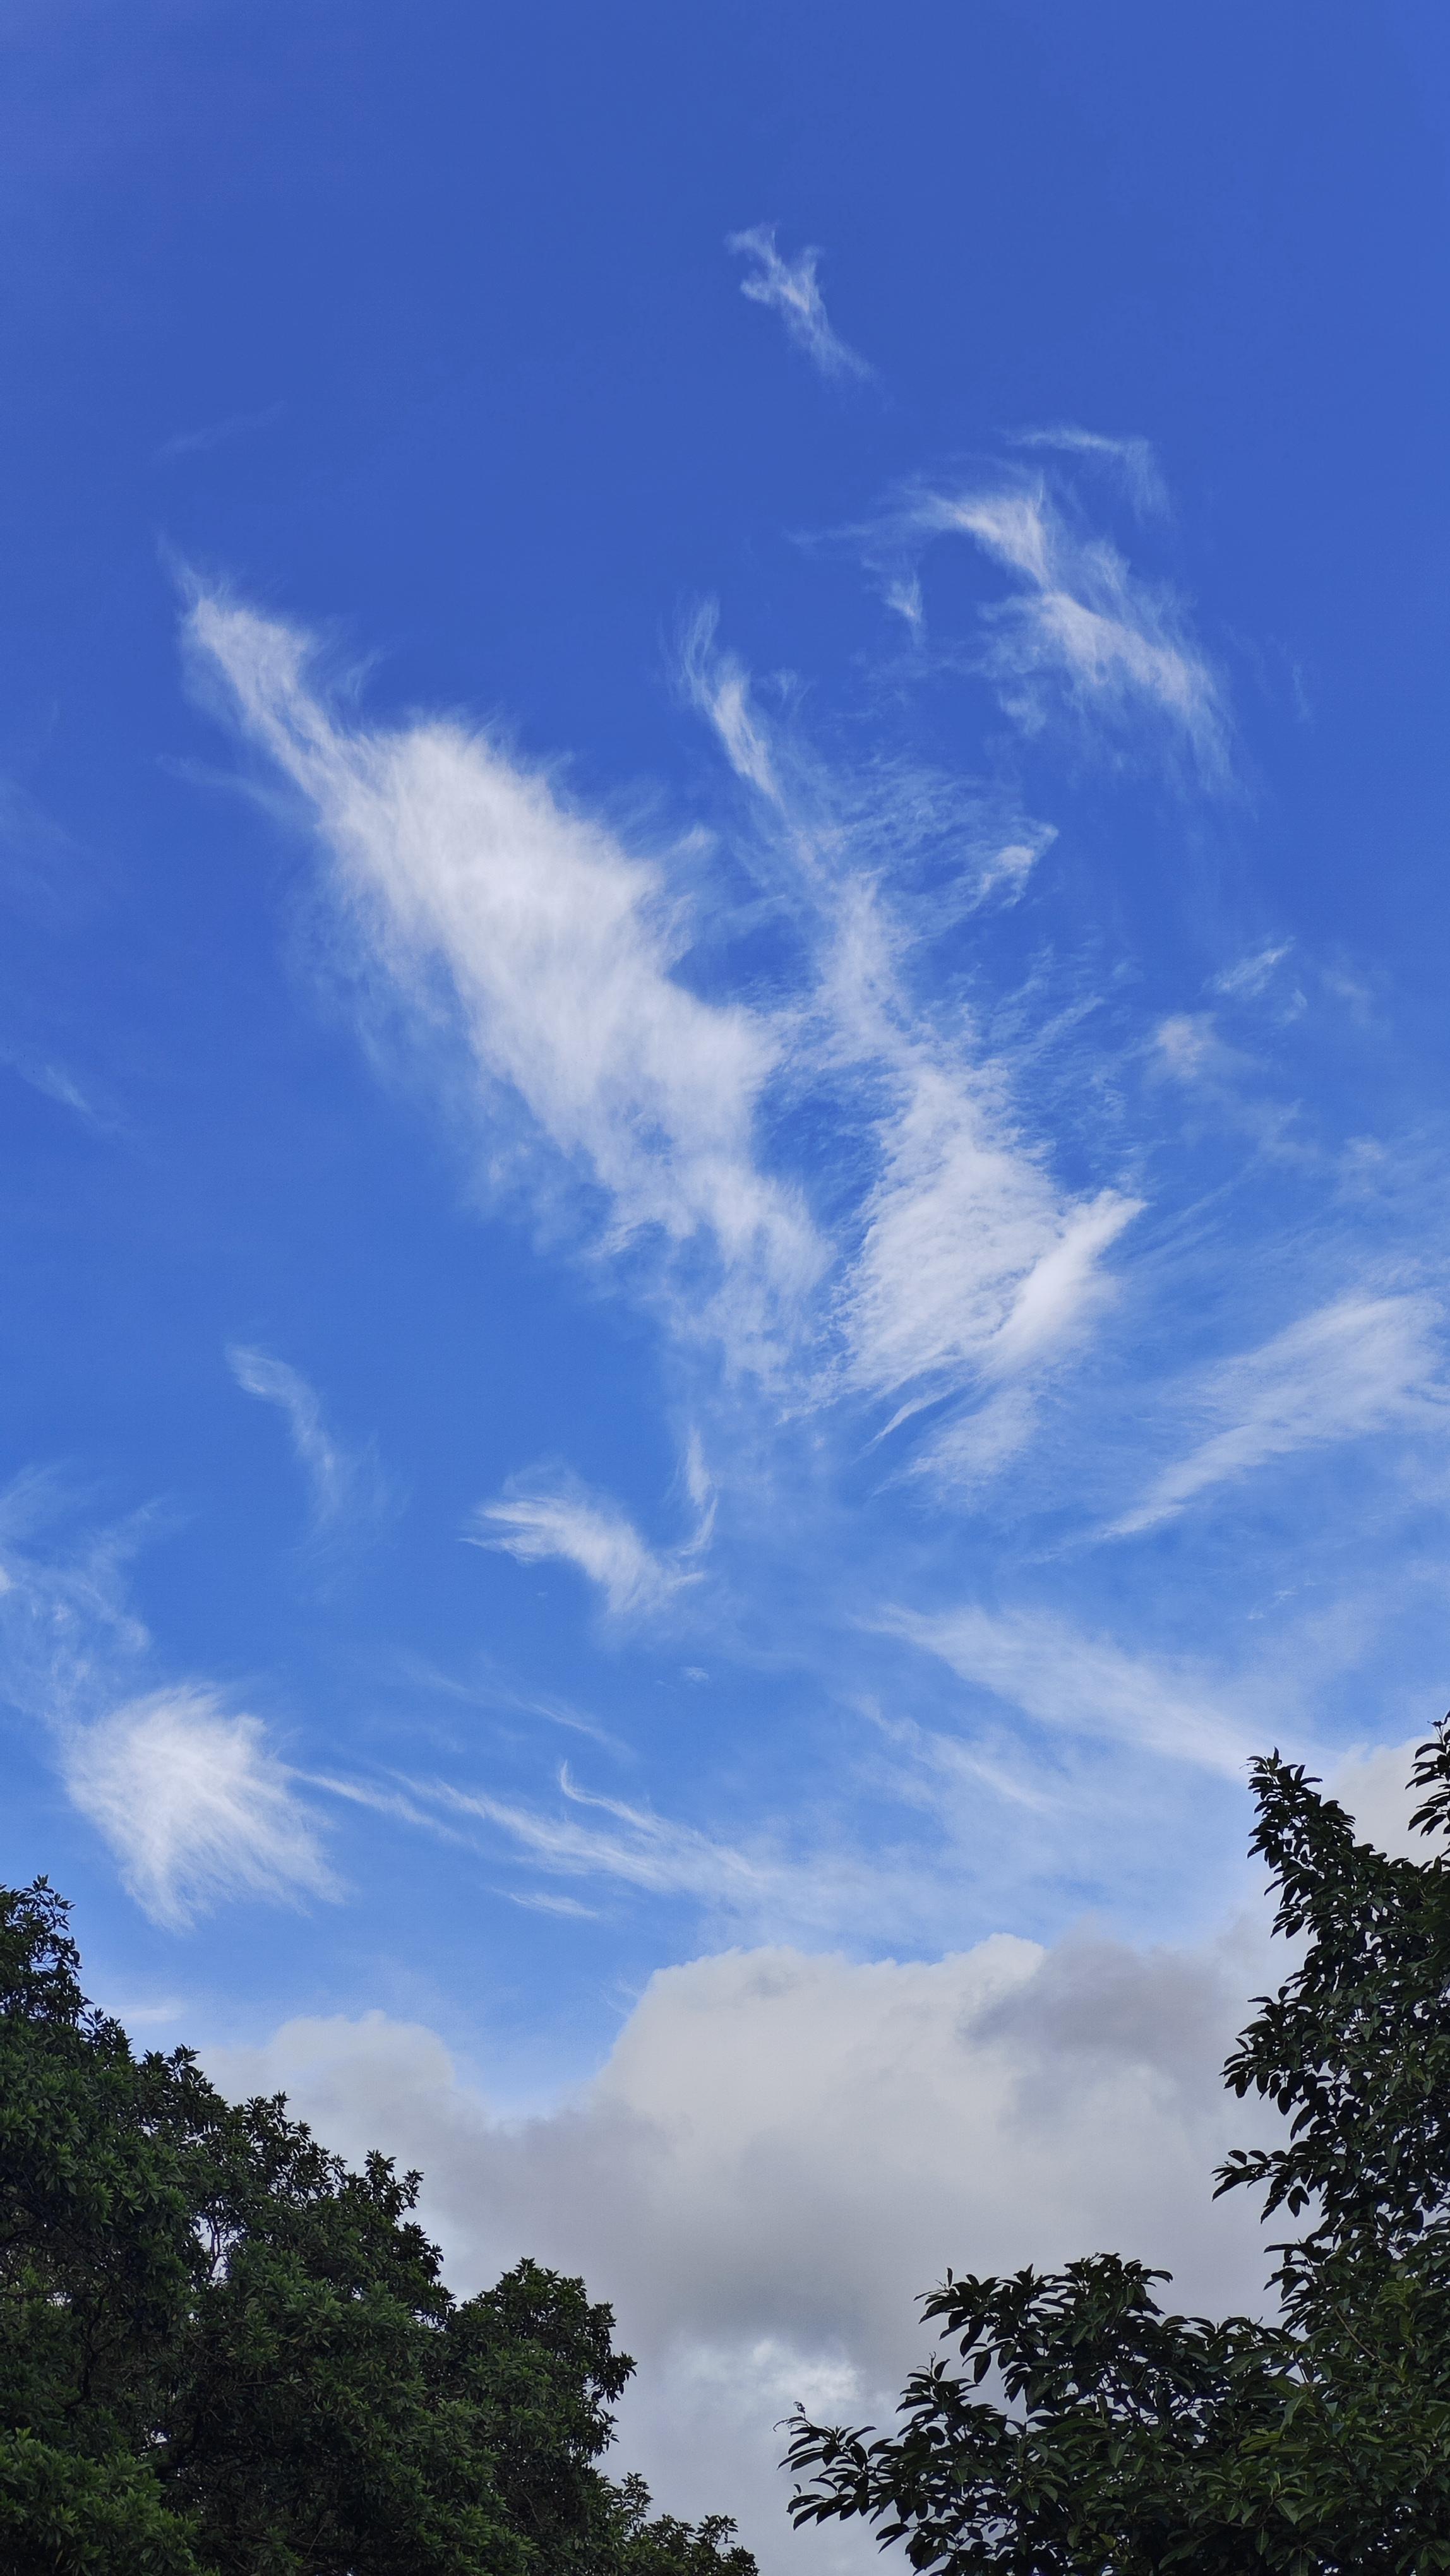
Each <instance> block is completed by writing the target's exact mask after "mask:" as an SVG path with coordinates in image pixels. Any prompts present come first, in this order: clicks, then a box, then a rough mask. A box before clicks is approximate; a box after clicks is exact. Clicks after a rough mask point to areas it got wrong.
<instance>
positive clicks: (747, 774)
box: [685, 616, 1141, 1424]
mask: <svg viewBox="0 0 1450 2576" xmlns="http://www.w3.org/2000/svg"><path fill="white" fill-rule="evenodd" d="M685 674H686V680H687V685H688V687H689V690H690V694H691V696H692V698H693V700H694V703H695V704H696V705H697V706H699V708H700V709H701V711H702V712H703V713H704V714H705V715H706V717H707V718H708V720H709V721H710V723H711V724H712V725H713V727H714V729H715V731H716V733H717V736H718V738H719V740H720V742H721V745H722V747H723V749H724V751H725V753H726V756H727V758H728V759H729V761H730V763H731V766H732V768H733V769H734V770H735V772H736V774H737V776H738V777H739V778H741V779H742V780H743V781H744V783H745V784H746V785H747V786H749V787H750V788H752V789H753V790H755V791H756V793H757V795H758V796H759V798H760V799H761V801H762V805H763V807H764V809H765V812H766V814H767V817H768V824H769V828H770V829H771V831H772V832H773V834H774V839H775V846H776V871H777V881H787V880H788V881H790V882H791V884H792V887H793V892H794V897H795V900H796V902H797V904H798V906H800V907H803V908H804V910H805V912H806V914H807V915H808V917H809V919H810V920H811V922H812V925H813V927H812V930H811V932H810V934H809V935H810V937H811V941H812V947H813V972H814V989H813V991H812V993H811V996H810V1001H809V1005H808V1007H809V1010H810V1013H811V1016H812V1020H813V1022H814V1026H815V1030H816V1041H815V1042H816V1046H817V1048H818V1051H819V1055H820V1058H821V1061H822V1063H823V1065H825V1066H828V1067H831V1068H833V1069H842V1068H849V1069H850V1070H851V1071H852V1072H853V1074H854V1075H855V1077H856V1078H857V1080H858V1081H859V1082H860V1083H861V1084H862V1085H863V1087H864V1088H865V1090H866V1095H867V1097H869V1098H871V1099H873V1100H874V1101H875V1103H876V1104H877V1115H876V1118H875V1120H874V1122H873V1125H872V1129H871V1139H872V1147H873V1152H872V1155H871V1157H870V1159H869V1162H868V1163H867V1164H866V1166H865V1169H864V1186H863V1188H862V1189H861V1192H860V1194H859V1196H858V1199H857V1202H856V1206H855V1208H854V1210H853V1213H852V1218H851V1220H850V1224H849V1243H848V1247H847V1249H846V1251H845V1255H844V1259H843V1263H842V1266H841V1269H840V1271H839V1274H838V1277H837V1281H836V1285H835V1294H834V1305H833V1316H832V1321H833V1325H834V1328H835V1331H836V1333H837V1335H838V1336H839V1347H840V1355H841V1356H840V1368H841V1377H842V1382H843V1383H845V1384H846V1385H848V1386H850V1387H852V1388H853V1389H855V1390H857V1391H859V1392H864V1393H868V1394H871V1395H873V1396H880V1395H884V1396H900V1395H902V1394H903V1393H904V1392H905V1391H907V1390H909V1389H915V1390H917V1393H918V1395H919V1397H920V1398H921V1400H925V1399H926V1398H927V1397H928V1396H929V1395H931V1394H933V1393H939V1392H942V1391H944V1390H945V1389H947V1388H950V1387H952V1386H957V1385H962V1384H971V1383H976V1384H978V1385H985V1384H989V1383H991V1382H993V1381H997V1380H1000V1379H1002V1378H1004V1377H1006V1376H1009V1375H1011V1374H1013V1373H1015V1372H1017V1371H1020V1370H1022V1369H1024V1368H1028V1367H1030V1366H1031V1365H1033V1364H1034V1363H1036V1362H1037V1361H1038V1360H1039V1359H1041V1358H1042V1357H1044V1356H1045V1355H1046V1354H1047V1353H1048V1352H1050V1351H1051V1350H1052V1349H1054V1348H1056V1347H1060V1346H1061V1345H1063V1344H1064V1343H1065V1342H1067V1341H1068V1340H1069V1339H1070V1338H1071V1336H1072V1334H1073V1333H1074V1332H1075V1331H1077V1330H1078V1329H1080V1327H1081V1326H1082V1324H1083V1323H1084V1322H1085V1320H1086V1319H1087V1317H1088V1316H1089V1315H1090V1314H1091V1312H1092V1309H1093V1307H1094V1305H1095V1304H1097V1303H1099V1302H1101V1300H1102V1298H1103V1296H1104V1295H1105V1293H1106V1281H1105V1277H1104V1274H1103V1272H1102V1269H1101V1260H1102V1256H1103V1255H1104V1254H1105V1253H1106V1252H1107V1251H1108V1249H1109V1247H1110V1246H1111V1245H1112V1244H1113V1243H1114V1242H1115V1241H1116V1240H1117V1238H1118V1236H1119V1235H1120V1234H1121V1233H1122V1232H1123V1230H1124V1228H1125V1227H1126V1226H1127V1225H1128V1224H1129V1223H1130V1221H1131V1220H1132V1218H1133V1217H1134V1216H1135V1215H1137V1214H1138V1212H1139V1209H1140V1207H1141V1201H1140V1200H1138V1199H1136V1198H1135V1197H1133V1196H1131V1195H1130V1194H1127V1193H1125V1192H1122V1191H1120V1190H1117V1189H1113V1188H1107V1189H1104V1190H1101V1191H1099V1192H1097V1193H1096V1194H1094V1195H1093V1196H1092V1197H1090V1198H1086V1199H1080V1198H1074V1197H1072V1196H1071V1195H1069V1194H1068V1193H1066V1192H1064V1191H1063V1190H1062V1189H1061V1188H1060V1186H1059V1185H1058V1184H1057V1183H1056V1181H1055V1180H1054V1178H1053V1175H1052V1173H1051V1170H1050V1167H1049V1163H1048V1160H1047V1157H1046V1155H1045V1154H1044V1153H1043V1152H1042V1151H1041V1150H1038V1149H1034V1147H1033V1145H1032V1144H1031V1143H1030V1142H1029V1141H1028V1140H1027V1139H1026V1138H1025V1137H1024V1135H1023V1132H1022V1125H1021V1120H1020V1116H1019V1114H1018V1112H1017V1108H1016V1103H1015V1101H1014V1098H1013V1088H1012V1083H1011V1078H1010V1074H1009V1071H1008V1068H1007V1067H1006V1066H1005V1064H1003V1063H1002V1062H1001V1061H1000V1060H997V1061H994V1060H993V1058H992V1057H991V1055H990V1053H989V1052H988V1051H987V1050H986V1049H985V1048H983V1047H981V1046H980V1045H974V1044H973V1032H972V1029H971V1025H970V1022H968V1021H966V1020H965V1018H964V1015H963V1014H962V1013H961V1012H960V1011H959V1010H958V1011H954V1012H953V1013H952V1015H951V1019H950V1022H949V1023H948V1024H945V1025H944V1024H943V1021H942V1019H941V1017H940V1016H939V1015H938V1014H937V1013H936V1012H935V1011H934V1010H933V1008H932V1006H931V1004H930V1003H929V1001H927V1000H926V999H925V997H924V996H923V995H922V993H921V992H920V990H919V989H916V988H914V986H913V984H912V981H911V980H910V975H909V966H910V963H911V962H912V956H913V949H914V945H915V943H914V941H913V938H912V934H911V929H910V926H909V922H908V921H907V920H906V919H904V918H903V917H902V916H901V914H900V913H899V912H898V911H897V910H895V909H894V908H893V905H892V902H891V899H890V895H889V892H888V890H887V887H886V885H885V884H884V883H883V878H884V875H885V871H884V870H883V869H882V868H881V867H880V865H879V863H878V865H877V866H876V867H874V868H873V867H872V866H871V864H870V855H871V853H872V851H873V849H876V848H879V846H880V844H881V842H882V841H885V842H886V843H887V844H888V846H889V845H890V842H891V840H892V839H893V838H894V837H899V838H901V839H902V840H904V841H906V842H908V843H909V842H910V840H911V837H912V834H913V832H914V831H916V830H918V829H919V828H920V814H921V809H922V808H923V807H925V808H926V810H927V811H928V812H929V811H930V796H929V792H928V791H925V790H924V789H923V786H922V784H921V782H919V781H917V780H914V779H907V780H905V781H902V782H899V783H898V789H897V793H898V799H899V802H898V808H897V811H896V812H895V813H892V814H889V815H883V814H882V813H881V812H880V811H879V809H878V810H877V811H875V812H872V813H871V814H870V815H869V817H868V818H867V820H866V822H865V826H864V831H863V833H862V836H861V837H862V840H863V842H864V845H865V846H864V847H859V848H858V846H857V845H856V840H855V835H854V833H853V830H852V824H851V818H850V816H849V813H848V814H846V815H845V816H843V815H842V813H841V812H840V810H839V809H838V808H834V807H833V806H832V803H831V799H830V791H829V788H828V786H826V785H825V783H824V782H822V781H821V780H820V778H819V776H818V774H816V773H813V772H812V770H811V768H810V765H809V764H808V763H807V762H805V761H803V759H802V758H801V757H800V756H799V754H797V753H796V752H795V750H794V747H793V746H792V745H791V744H790V743H789V742H788V741H787V742H782V741H781V740H779V739H778V737H777V733H776V730H775V729H774V728H773V727H772V726H771V725H770V723H769V721H768V719H767V718H766V716H765V714H764V712H763V711H762V709H761V708H760V706H759V704H758V703H757V701H756V699H755V697H754V695H753V693H752V691H751V687H750V682H749V676H748V674H747V673H746V671H745V670H744V667H743V666H742V664H741V663H740V662H739V660H738V658H737V657H736V656H734V655H733V654H730V653H720V652H718V651H717V650H716V647H715V643H714V628H713V622H712V621H711V619H710V618H709V617H708V616H707V617H706V618H704V619H702V620H700V621H698V622H697V624H696V625H695V627H694V628H693V629H692V631H691V634H690V637H689V639H688V646H687V652H686V656H685ZM1051 838H1052V834H1051V833H1050V831H1048V830H1045V829H1042V828H1040V827H1034V826H1032V825H1030V824H1027V823H1025V822H1023V823H1020V824H1019V825H1018V829H1017V833H1016V835H1015V836H1013V837H1010V838H1007V837H1004V838H1003V839H1001V840H999V841H998V843H997V846H996V847H995V849H990V848H988V849H986V850H984V851H983V855H982V859H981V861H980V863H979V874H978V879H977V893H976V899H977V900H978V901H980V900H981V899H982V897H983V896H984V895H985V893H986V892H987V891H989V890H990V889H991V888H992V887H993V886H994V885H996V884H997V883H999V882H1000V881H1002V880H1010V881H1011V887H1012V890H1013V891H1014V892H1015V891H1020V887H1021V884H1022V882H1023V881H1024V880H1025V878H1026V876H1027V873H1028V872H1029V870H1030V868H1031V867H1032V865H1033V864H1034V863H1035V861H1036V860H1037V858H1038V857H1040V855H1041V853H1042V851H1043V849H1044V848H1046V847H1047V846H1048V845H1049V844H1050V841H1051ZM1026 1418H1027V1417H1026V1416H1025V1415H1019V1417H1018V1419H1019V1421H1021V1422H1022V1423H1024V1424H1025V1422H1026Z"/></svg>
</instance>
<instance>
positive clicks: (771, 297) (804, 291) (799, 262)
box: [725, 224, 871, 376]
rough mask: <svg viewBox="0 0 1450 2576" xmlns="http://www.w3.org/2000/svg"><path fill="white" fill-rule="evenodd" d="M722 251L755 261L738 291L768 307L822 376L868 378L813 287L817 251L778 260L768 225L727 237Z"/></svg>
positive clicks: (772, 229)
mask: <svg viewBox="0 0 1450 2576" xmlns="http://www.w3.org/2000/svg"><path fill="white" fill-rule="evenodd" d="M725 247H726V249H727V250H732V251H736V252H738V253H739V254H740V256H741V257H742V258H745V259H750V260H753V261H754V262H755V265H754V267H753V268H752V269H751V270H750V273H749V275H748V276H746V277H743V278H742V279H741V281H740V292H741V294H742V295H748V296H749V298H750V301H751V303H752V304H765V305H768V306H769V307H770V309H771V311H772V312H775V313H778V314H779V315H780V318H781V320H782V321H783V323H784V324H785V327H786V331H787V333H788V335H789V337H790V338H791V339H792V340H793V341H794V342H795V345H796V347H797V348H798V349H803V350H804V351H805V353H806V356H807V357H808V358H809V359H810V360H811V361H812V363H813V365H815V366H817V367H819V369H820V371H821V373H822V375H823V376H869V375H870V373H871V369H870V367H869V366H868V365H867V363H866V361H865V359H864V358H861V357H858V356H857V354H856V351H855V350H854V349H849V348H848V347H847V346H846V343H845V341H844V340H842V339H841V338H839V337H838V335H837V333H836V332H834V331H833V330H832V328H831V325H830V322H829V321H828V319H827V317H826V307H825V303H824V300H823V298H822V295H821V290H820V288H819V286H818V285H817V283H816V268H817V264H818V262H819V260H820V256H821V254H820V252H819V251H818V250H803V251H802V252H801V253H800V254H799V256H798V257H797V258H795V259H782V257H781V255H780V253H779V251H778V250H777V249H776V246H775V227H774V225H773V224H754V225H752V227H751V229H750V230H749V231H748V232H743V233H731V234H730V236H729V238H728V239H727V241H726V244H725Z"/></svg>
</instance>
